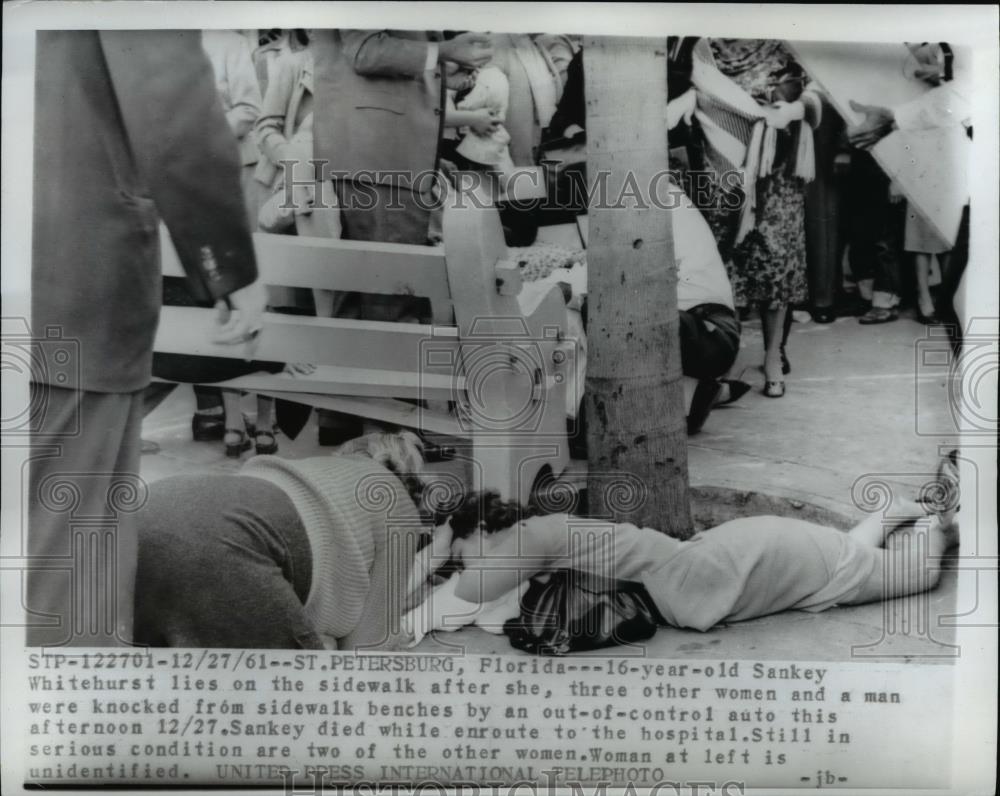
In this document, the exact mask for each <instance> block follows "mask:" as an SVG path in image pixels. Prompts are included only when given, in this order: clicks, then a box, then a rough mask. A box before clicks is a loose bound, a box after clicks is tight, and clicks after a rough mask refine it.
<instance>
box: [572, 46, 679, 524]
mask: <svg viewBox="0 0 1000 796" xmlns="http://www.w3.org/2000/svg"><path fill="white" fill-rule="evenodd" d="M666 44H667V43H666V40H665V39H632V38H630V39H624V38H611V37H588V38H587V39H586V40H585V42H584V77H585V85H586V104H587V171H588V182H589V184H590V185H591V186H592V188H591V190H592V191H594V193H593V196H592V199H591V205H590V210H589V235H588V237H589V241H588V251H587V263H588V298H587V301H588V305H589V306H588V323H587V326H588V331H587V340H588V349H589V350H588V364H587V385H586V393H585V405H586V412H587V445H588V450H589V454H588V464H589V473H588V478H587V495H588V511H589V513H590V514H591V516H595V517H607V518H610V519H614V520H615V521H626V522H632V523H635V524H637V525H643V526H648V527H652V528H657V529H659V530H662V531H664V532H665V533H667V534H669V535H671V536H677V537H680V538H685V537H687V536H689V535H690V534H691V512H690V507H689V504H688V472H687V436H686V424H685V411H684V406H683V404H684V395H683V387H682V384H681V351H680V342H679V339H678V320H677V267H676V262H675V260H674V247H673V232H672V227H671V223H670V222H671V216H670V211H669V210H667V209H664V208H663V207H657V206H656V205H655V204H654V203H653V202H652V201H651V199H652V197H653V196H654V195H656V196H659V197H660V201H661V203H662V201H663V199H664V197H665V196H666V194H667V180H666V177H665V176H664V173H665V172H666V171H667V169H668V167H669V164H668V150H667V133H666V130H667V127H666V107H667V53H666V49H667V48H666ZM658 174H659V175H661V176H660V178H659V179H658V180H657V178H656V175H658ZM594 186H598V187H597V188H595V187H594ZM601 186H603V187H601ZM657 188H658V190H657ZM632 197H635V198H632Z"/></svg>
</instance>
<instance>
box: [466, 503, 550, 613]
mask: <svg viewBox="0 0 1000 796" xmlns="http://www.w3.org/2000/svg"><path fill="white" fill-rule="evenodd" d="M567 536H568V532H567V525H566V515H565V514H553V515H549V516H547V517H533V518H532V519H530V520H527V521H525V522H521V523H519V524H517V525H515V526H513V527H511V528H508V529H506V530H504V531H498V532H497V533H494V534H490V535H489V536H486V537H485V538H484V542H483V544H482V548H481V549H476V545H475V542H473V541H471V540H466V541H465V543H464V545H463V549H462V554H461V558H462V565H463V567H464V570H463V571H462V573H461V576H460V578H459V582H458V587H457V588H456V589H455V596H456V597H458V598H459V599H462V600H465V601H467V602H473V603H485V602H492V601H493V600H496V599H497V598H499V597H501V596H503V595H504V594H506V593H507V592H509V591H510V590H511V589H513V588H516V587H517V586H519V585H520V584H521V583H523V582H524V581H526V580H528V579H529V578H530V577H532V576H533V575H535V574H537V573H539V572H542V571H544V570H545V569H547V568H548V567H549V566H550V565H551V564H552V562H553V561H555V560H556V559H557V558H559V557H561V556H562V555H565V554H566V550H567V549H568V544H567ZM473 538H475V539H478V538H480V537H473Z"/></svg>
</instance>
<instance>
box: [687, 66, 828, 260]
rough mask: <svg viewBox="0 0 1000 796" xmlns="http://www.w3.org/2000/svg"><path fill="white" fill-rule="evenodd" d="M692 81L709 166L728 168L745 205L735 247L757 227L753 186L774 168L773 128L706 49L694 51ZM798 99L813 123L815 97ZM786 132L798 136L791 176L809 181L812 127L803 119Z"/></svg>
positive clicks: (816, 111)
mask: <svg viewBox="0 0 1000 796" xmlns="http://www.w3.org/2000/svg"><path fill="white" fill-rule="evenodd" d="M691 82H692V84H693V85H694V87H695V89H696V96H697V105H696V107H695V113H694V115H695V118H696V119H697V120H698V123H699V124H700V125H701V129H702V132H703V134H704V136H705V141H706V144H707V146H708V149H709V153H710V154H709V157H710V159H711V161H712V162H713V163H714V165H715V166H716V168H717V169H723V170H724V169H729V170H731V171H735V172H738V173H739V174H740V175H741V176H742V184H743V187H744V190H745V192H746V201H745V202H744V204H743V209H742V212H741V215H740V225H739V231H738V233H737V236H736V243H740V242H741V241H742V240H743V239H744V238H745V237H746V236H747V233H749V232H750V230H752V229H753V228H754V226H755V225H756V205H757V191H756V183H757V180H758V179H759V178H762V177H767V176H768V175H769V174H770V173H771V170H772V168H773V167H774V153H775V147H776V144H777V129H776V128H774V127H771V126H770V125H769V124H768V122H767V119H766V117H765V114H764V110H763V109H762V107H761V106H760V105H758V103H757V101H756V100H754V99H753V97H751V96H750V95H749V94H748V93H747V92H746V91H744V90H743V89H742V88H741V87H740V86H738V85H737V84H736V83H735V82H734V81H733V80H731V79H730V78H728V77H726V76H725V75H724V74H722V72H720V71H719V69H718V67H716V66H715V64H714V63H712V61H711V54H710V53H706V51H705V50H699V49H698V48H696V49H695V51H694V58H693V68H692V71H691ZM801 99H802V101H803V102H804V103H806V104H807V108H809V109H810V110H811V111H812V113H813V115H814V117H815V118H816V119H817V122H816V123H818V118H819V110H820V105H819V99H818V97H817V96H816V95H815V94H813V93H812V92H809V91H808V90H807V91H806V92H803V95H802V97H801ZM796 127H797V128H798V129H797V130H796V129H795V128H796ZM789 129H792V130H793V132H797V134H798V148H797V152H796V160H795V174H796V176H798V177H801V178H802V179H804V180H805V181H806V182H809V181H811V180H812V179H813V178H814V177H815V175H816V163H815V150H814V144H813V135H812V127H811V126H810V125H809V124H808V123H807V121H806V120H803V121H800V122H793V123H792V126H790V128H789Z"/></svg>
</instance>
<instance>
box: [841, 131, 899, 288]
mask: <svg viewBox="0 0 1000 796" xmlns="http://www.w3.org/2000/svg"><path fill="white" fill-rule="evenodd" d="M846 209H847V212H848V213H849V220H848V229H849V232H848V236H849V237H848V243H849V244H850V263H851V273H852V274H853V275H854V278H855V279H856V280H861V279H872V280H874V284H873V289H874V290H877V291H880V292H882V293H889V294H892V295H893V296H899V293H900V289H901V288H900V266H899V260H900V253H901V251H902V231H903V214H904V213H905V205H904V203H902V202H899V203H898V204H895V205H894V204H893V203H892V202H890V201H889V178H888V177H886V176H885V173H884V172H883V171H882V169H881V168H880V167H879V165H878V164H877V163H876V162H875V159H874V158H873V157H872V156H871V155H869V154H868V153H867V152H862V151H854V152H852V153H851V171H850V175H849V177H848V180H847V196H846Z"/></svg>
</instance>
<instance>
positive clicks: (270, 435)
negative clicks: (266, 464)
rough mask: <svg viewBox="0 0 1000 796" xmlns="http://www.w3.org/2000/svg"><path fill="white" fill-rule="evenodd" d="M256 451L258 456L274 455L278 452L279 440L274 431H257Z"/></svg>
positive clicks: (255, 436)
mask: <svg viewBox="0 0 1000 796" xmlns="http://www.w3.org/2000/svg"><path fill="white" fill-rule="evenodd" d="M253 441H254V451H255V453H256V454H257V455H258V456H273V455H274V454H275V453H277V452H278V441H277V440H276V439H275V438H274V432H273V431H257V432H256V433H255V434H254V439H253Z"/></svg>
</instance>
